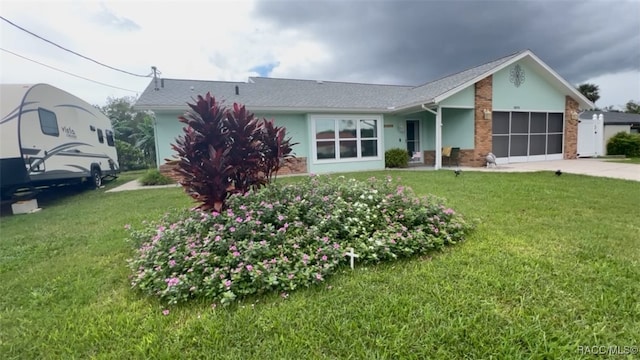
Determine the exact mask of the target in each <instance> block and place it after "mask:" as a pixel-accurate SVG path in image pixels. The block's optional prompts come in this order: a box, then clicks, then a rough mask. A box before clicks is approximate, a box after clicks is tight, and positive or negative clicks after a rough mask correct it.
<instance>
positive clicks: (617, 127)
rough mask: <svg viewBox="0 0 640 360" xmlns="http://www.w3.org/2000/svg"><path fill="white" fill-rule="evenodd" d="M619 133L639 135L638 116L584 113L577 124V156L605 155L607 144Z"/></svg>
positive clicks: (607, 112) (605, 112) (620, 113)
mask: <svg viewBox="0 0 640 360" xmlns="http://www.w3.org/2000/svg"><path fill="white" fill-rule="evenodd" d="M619 132H626V133H627V134H637V133H640V114H630V113H623V112H616V111H600V110H598V111H593V110H590V111H584V112H582V113H581V114H580V117H579V124H578V156H579V157H589V156H599V155H606V153H607V143H608V142H609V139H611V137H612V136H613V135H615V134H617V133H619Z"/></svg>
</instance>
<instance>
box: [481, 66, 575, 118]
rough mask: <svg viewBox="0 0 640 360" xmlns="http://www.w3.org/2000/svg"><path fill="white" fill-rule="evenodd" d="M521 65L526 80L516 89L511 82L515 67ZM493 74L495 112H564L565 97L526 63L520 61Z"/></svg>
mask: <svg viewBox="0 0 640 360" xmlns="http://www.w3.org/2000/svg"><path fill="white" fill-rule="evenodd" d="M516 64H519V65H520V67H521V68H522V69H523V70H524V71H525V80H524V83H522V84H521V85H520V86H519V87H516V86H515V85H514V84H512V83H511V81H510V80H509V78H510V75H511V74H510V72H511V69H513V67H514V66H515V65H516ZM516 64H512V65H510V66H508V67H506V68H504V69H502V70H500V71H498V72H496V73H495V74H493V110H515V109H519V110H522V111H528V110H539V111H558V112H564V108H565V96H564V95H563V94H562V93H561V92H560V91H558V90H557V89H556V88H554V87H553V86H552V85H551V84H550V83H549V82H547V81H546V80H545V79H544V78H543V77H542V76H540V75H538V73H536V72H535V71H534V70H533V68H532V67H530V66H529V65H527V62H526V61H519V62H517V63H516Z"/></svg>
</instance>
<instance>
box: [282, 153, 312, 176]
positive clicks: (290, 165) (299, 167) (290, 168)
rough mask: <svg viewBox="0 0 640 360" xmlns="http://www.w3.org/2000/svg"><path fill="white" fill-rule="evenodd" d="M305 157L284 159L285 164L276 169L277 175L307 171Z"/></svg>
mask: <svg viewBox="0 0 640 360" xmlns="http://www.w3.org/2000/svg"><path fill="white" fill-rule="evenodd" d="M307 172H308V171H307V158H306V157H296V158H289V159H287V160H285V164H284V165H283V166H282V167H281V168H280V170H278V175H288V174H305V173H307Z"/></svg>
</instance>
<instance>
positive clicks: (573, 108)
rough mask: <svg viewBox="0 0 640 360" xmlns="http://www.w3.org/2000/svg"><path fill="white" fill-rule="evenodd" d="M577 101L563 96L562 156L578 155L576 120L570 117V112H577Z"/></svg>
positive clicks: (566, 157)
mask: <svg viewBox="0 0 640 360" xmlns="http://www.w3.org/2000/svg"><path fill="white" fill-rule="evenodd" d="M578 106H579V105H578V102H577V101H575V100H574V99H572V98H571V97H569V96H567V97H565V105H564V158H565V159H576V158H577V157H578V120H577V119H572V117H571V114H572V113H574V112H575V113H578Z"/></svg>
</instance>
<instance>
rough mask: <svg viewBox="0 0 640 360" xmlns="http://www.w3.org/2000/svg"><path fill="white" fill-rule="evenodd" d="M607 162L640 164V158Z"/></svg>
mask: <svg viewBox="0 0 640 360" xmlns="http://www.w3.org/2000/svg"><path fill="white" fill-rule="evenodd" d="M607 161H608V162H617V163H623V164H640V157H636V158H626V159H614V160H607Z"/></svg>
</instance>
